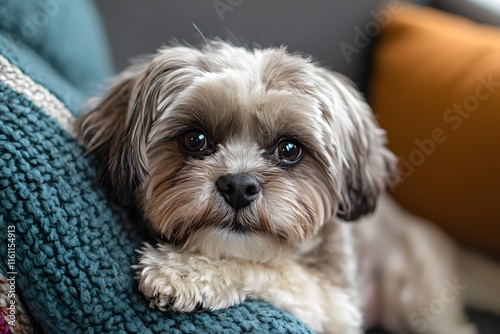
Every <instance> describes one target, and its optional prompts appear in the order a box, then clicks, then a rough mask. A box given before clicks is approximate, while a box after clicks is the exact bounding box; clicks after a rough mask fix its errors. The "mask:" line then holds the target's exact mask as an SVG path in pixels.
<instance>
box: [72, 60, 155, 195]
mask: <svg viewBox="0 0 500 334" xmlns="http://www.w3.org/2000/svg"><path fill="white" fill-rule="evenodd" d="M144 67H145V66H143V65H135V66H132V67H130V68H129V69H128V70H127V71H125V72H124V73H123V74H121V75H120V76H118V77H117V78H116V81H115V83H114V84H113V85H112V86H111V87H110V88H109V89H108V91H107V92H106V93H105V95H104V96H103V97H99V98H94V99H93V100H91V101H90V102H89V104H90V109H89V110H88V111H87V112H85V113H84V114H83V115H82V116H81V117H80V118H79V119H78V123H77V128H78V132H79V133H78V137H79V141H80V143H81V145H82V146H83V147H84V148H85V149H86V150H87V152H89V153H93V154H95V156H96V157H97V159H98V160H99V163H100V169H99V174H100V177H101V181H102V182H103V183H104V185H106V186H110V187H111V188H112V189H113V194H114V196H115V197H116V198H117V199H119V200H120V202H122V203H123V204H129V203H130V201H131V195H132V192H133V190H134V189H135V187H136V186H137V185H138V184H139V183H140V182H141V180H142V179H143V178H144V177H145V175H146V174H147V170H148V166H147V165H148V162H147V158H146V155H145V146H146V136H147V134H148V129H149V126H150V124H151V112H148V111H147V109H146V107H147V106H146V105H145V102H147V101H144V97H143V96H142V95H144V94H143V93H142V92H141V89H140V87H138V85H137V83H138V81H139V80H140V78H141V73H142V72H143V71H144Z"/></svg>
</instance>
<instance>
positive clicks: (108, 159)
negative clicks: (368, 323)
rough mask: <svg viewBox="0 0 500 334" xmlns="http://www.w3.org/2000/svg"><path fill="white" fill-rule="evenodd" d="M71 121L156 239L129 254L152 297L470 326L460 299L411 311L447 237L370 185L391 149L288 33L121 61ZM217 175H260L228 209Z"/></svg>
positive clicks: (317, 315) (358, 324) (175, 305)
mask: <svg viewBox="0 0 500 334" xmlns="http://www.w3.org/2000/svg"><path fill="white" fill-rule="evenodd" d="M79 128H80V139H81V142H82V144H83V145H84V146H85V147H86V149H87V150H88V151H89V152H93V153H95V154H96V155H97V157H98V158H99V159H100V161H101V164H102V169H103V170H102V175H103V180H104V182H105V183H106V184H108V185H109V186H110V187H111V189H112V190H113V192H114V194H115V195H116V196H117V197H118V198H120V199H121V200H122V201H125V202H128V203H129V204H130V203H131V204H133V205H136V206H137V207H138V208H140V210H141V212H142V213H143V216H144V218H145V220H146V221H147V222H148V224H149V226H150V228H151V230H152V231H153V232H154V233H156V234H157V235H158V236H159V237H161V238H162V239H163V240H164V242H162V243H160V244H159V245H158V246H157V247H156V248H154V247H152V246H150V245H146V246H145V248H144V249H142V250H141V258H140V261H139V264H138V265H136V266H135V267H134V268H135V270H136V272H137V279H138V280H139V288H140V290H141V291H142V292H143V293H144V295H145V296H146V297H147V298H148V299H149V300H150V301H151V305H152V306H157V307H158V308H160V309H162V310H174V311H179V312H190V311H194V310H197V309H199V308H204V309H220V308H224V307H228V306H230V305H233V304H236V303H239V302H241V301H243V300H244V299H245V298H246V297H255V298H260V299H264V300H266V301H269V302H271V303H272V304H274V305H276V306H278V307H280V308H282V309H284V310H287V311H289V312H291V313H293V314H295V315H296V316H297V317H298V318H300V319H301V320H303V321H304V322H305V323H306V324H307V325H309V326H310V327H311V328H312V329H313V330H315V331H318V332H324V333H341V334H348V333H362V328H363V325H364V320H363V313H365V316H368V317H370V318H371V319H370V320H373V321H376V322H378V323H380V324H382V325H384V326H385V327H387V328H389V329H391V330H393V331H399V330H409V331H420V330H425V331H426V332H429V333H443V334H445V333H446V334H448V333H456V334H458V333H463V334H465V333H475V329H474V327H473V326H471V325H469V324H468V323H467V322H466V320H465V319H464V317H463V305H462V302H461V300H459V299H457V300H456V301H455V302H454V303H451V304H449V305H446V308H445V310H444V311H443V312H442V313H443V314H441V315H440V316H439V317H436V319H435V320H433V321H430V320H428V323H426V324H423V323H422V322H421V323H417V324H415V321H416V320H418V319H413V320H414V321H413V323H412V314H414V313H415V312H417V311H418V310H419V307H421V306H425V305H428V303H429V302H430V301H432V300H433V299H435V298H439V296H440V294H441V291H442V289H443V287H444V286H443V280H449V281H453V280H455V279H456V278H457V277H460V276H459V273H458V270H457V268H456V261H455V260H454V257H455V254H456V253H457V250H456V248H455V245H454V244H453V243H452V242H451V241H450V240H448V238H447V237H445V236H444V235H442V234H441V233H440V232H439V231H437V230H436V229H435V228H433V227H431V225H428V224H426V223H425V222H420V221H419V219H418V218H415V217H412V216H410V215H409V214H407V213H405V212H403V211H402V210H400V209H399V208H398V207H397V206H396V205H395V204H394V203H393V202H392V201H391V200H390V199H389V198H388V197H387V196H386V195H384V194H383V191H384V188H385V187H386V185H387V184H388V183H389V182H391V180H392V179H393V178H394V175H395V173H396V172H395V171H396V159H395V157H394V155H393V154H392V153H391V152H390V151H389V150H388V149H387V148H386V147H385V143H386V137H385V133H384V131H383V130H382V129H380V128H379V126H378V125H377V122H376V121H375V119H374V116H373V114H372V112H371V110H370V108H369V107H368V105H367V104H366V103H365V101H364V99H363V98H362V96H361V95H360V94H359V93H358V92H357V91H356V90H355V89H354V88H353V86H352V85H351V83H350V82H349V81H348V80H347V79H346V78H344V77H343V76H341V75H339V74H336V73H333V72H330V71H328V70H326V69H324V68H321V67H319V66H317V65H316V64H314V63H313V62H312V61H311V60H310V59H307V58H304V57H302V56H299V55H294V54H290V53H287V51H286V50H285V48H274V49H263V50H247V49H245V48H242V47H235V46H232V45H230V44H228V43H225V42H222V41H211V42H209V43H207V45H205V46H204V47H203V48H202V49H197V48H194V47H188V46H181V45H177V46H172V47H167V48H163V49H161V50H159V52H158V54H156V55H154V56H152V57H151V58H148V59H147V60H144V61H142V62H140V63H138V64H135V65H133V66H131V67H130V68H129V69H127V70H126V71H125V72H124V73H123V74H122V75H121V76H119V77H118V79H117V80H116V82H115V84H114V85H112V86H111V88H110V89H109V91H108V92H107V94H106V95H105V96H104V97H101V98H99V99H97V100H94V101H93V102H92V106H91V108H90V111H89V112H87V113H85V114H84V115H83V116H82V118H81V119H80V122H79ZM192 129H197V130H199V131H202V132H203V133H204V134H205V135H206V137H207V138H209V143H210V147H211V151H210V152H209V153H207V154H205V155H204V156H202V157H193V156H191V155H189V154H186V152H185V150H183V149H181V147H180V146H181V145H180V143H179V137H182V135H183V134H185V133H186V132H187V131H189V130H192ZM283 139H288V140H292V141H293V142H294V143H298V145H299V146H300V147H302V150H303V156H302V158H301V159H300V161H298V162H297V163H295V164H293V165H290V166H289V165H283V164H282V163H280V161H278V160H277V159H276V156H275V155H274V153H273V152H275V147H276V145H277V143H279V142H280V141H281V140H283ZM227 174H246V175H251V176H252V177H253V178H255V179H257V180H258V182H259V183H260V184H261V185H262V190H261V191H260V193H259V194H258V196H257V198H256V199H255V200H253V201H252V202H251V203H250V204H249V205H247V206H245V207H243V208H241V209H239V210H236V209H233V208H232V207H231V206H230V205H229V204H228V203H226V201H225V200H224V198H223V196H221V194H220V193H219V192H218V190H217V187H216V182H217V180H218V179H219V178H220V177H221V176H223V175H227ZM377 199H379V205H378V208H377V210H375V204H376V201H377ZM374 210H375V213H374V214H372V215H369V216H367V218H363V217H364V216H365V215H367V214H370V213H372V212H374ZM353 220H359V221H358V222H356V223H346V221H353ZM376 296H378V297H376ZM373 300H376V301H378V303H377V305H376V307H374V309H377V310H379V311H380V312H379V313H378V314H373V313H372V312H371V311H370V310H371V309H372V307H370V304H371V301H373ZM367 313H370V314H371V315H370V314H368V315H367ZM424 325H425V326H424ZM424 327H425V328H424Z"/></svg>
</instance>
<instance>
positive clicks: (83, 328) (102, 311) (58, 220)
mask: <svg viewBox="0 0 500 334" xmlns="http://www.w3.org/2000/svg"><path fill="white" fill-rule="evenodd" d="M0 54H3V56H4V57H5V58H7V60H8V61H9V62H10V64H15V65H12V66H17V67H19V68H20V69H21V71H22V72H23V73H24V74H23V73H21V72H19V73H20V74H16V75H17V76H19V78H21V77H22V76H25V75H27V76H29V77H31V78H33V79H34V80H35V82H36V83H37V84H40V83H43V86H44V87H45V88H47V89H48V91H49V92H50V93H52V94H54V96H57V97H58V98H59V99H60V100H61V101H63V102H64V105H65V106H66V107H67V108H68V109H69V110H70V111H71V112H72V113H73V114H76V113H77V110H78V106H79V105H78V103H77V102H78V101H82V96H84V95H83V94H81V92H79V91H78V90H77V89H76V88H74V86H73V85H71V84H67V83H66V84H65V83H64V78H62V77H61V76H58V75H57V72H56V71H54V69H53V68H51V67H50V65H49V64H47V62H46V61H44V60H43V59H39V58H37V57H36V54H34V53H33V52H30V51H29V49H28V48H26V47H24V46H23V45H22V44H21V43H20V42H19V41H16V40H15V39H14V38H7V37H5V35H4V36H2V34H1V33H0ZM23 65H26V66H23ZM11 72H12V71H11ZM13 73H14V72H13ZM15 73H17V72H15ZM5 80H7V81H8V82H7V81H5ZM16 82H18V80H17V79H16V78H14V79H13V78H11V77H9V79H7V77H6V76H5V75H2V73H0V189H1V191H0V244H1V245H6V244H7V232H8V226H14V227H15V254H16V262H15V264H14V269H15V271H16V273H17V274H16V293H18V294H20V295H21V296H22V297H23V300H24V302H25V304H26V306H27V307H28V308H29V309H30V311H31V312H32V314H33V316H34V317H35V319H36V320H37V321H38V322H39V323H40V325H41V327H42V328H43V330H44V331H45V332H46V333H65V334H66V333H311V331H310V330H309V329H308V328H306V327H305V326H304V325H303V324H302V323H301V322H300V321H299V320H297V319H296V318H295V317H293V316H292V315H290V314H288V313H286V312H283V311H281V310H279V309H277V308H275V307H273V306H271V305H269V304H267V303H265V302H262V301H256V300H250V301H247V302H245V303H242V304H240V305H237V306H234V307H231V308H228V309H225V310H221V311H215V312H198V313H190V314H173V313H163V312H160V311H157V310H152V309H149V308H148V303H147V301H146V300H145V299H144V297H143V296H142V295H141V293H140V292H139V291H138V290H137V287H136V282H135V281H134V278H133V275H134V273H133V271H132V269H131V266H132V265H133V264H135V263H136V262H137V254H136V253H135V249H137V248H138V247H140V245H141V244H142V242H143V241H144V240H145V239H146V238H147V235H146V234H145V233H144V229H143V227H142V226H141V224H138V223H134V219H133V217H132V215H130V214H128V213H127V212H125V211H124V210H123V209H122V208H120V207H119V206H118V205H116V204H115V203H113V202H111V201H109V200H108V198H107V197H106V196H105V194H104V192H103V190H102V189H101V187H100V184H99V182H98V178H97V172H96V170H97V168H96V167H97V165H96V163H95V161H93V160H92V158H91V157H88V156H85V155H84V151H83V149H82V148H80V147H79V146H78V144H77V142H76V140H75V139H74V138H73V137H72V136H71V135H70V134H69V133H68V132H66V131H64V130H63V129H62V128H61V126H60V124H59V123H58V122H57V121H56V120H55V119H54V118H52V117H50V116H48V115H47V112H46V110H44V109H43V108H40V107H39V105H38V104H36V103H34V100H33V99H30V98H28V96H27V95H25V94H20V93H18V91H22V90H21V89H19V90H16V87H15V85H16ZM19 82H22V80H19ZM23 85H25V83H23ZM66 88H67V89H66ZM36 91H37V93H36V94H37V100H38V101H40V99H42V100H43V99H44V98H47V97H44V94H45V93H43V92H42V91H41V90H36ZM54 96H53V97H54ZM2 247H5V246H2ZM3 249H4V251H3V252H2V253H1V254H2V261H1V263H0V271H1V272H2V273H3V274H4V275H5V274H6V273H7V272H8V271H12V268H10V267H9V266H8V262H7V258H6V257H4V256H3V254H6V252H5V248H3ZM4 252H5V253H4Z"/></svg>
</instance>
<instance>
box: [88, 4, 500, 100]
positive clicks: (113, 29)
mask: <svg viewBox="0 0 500 334" xmlns="http://www.w3.org/2000/svg"><path fill="white" fill-rule="evenodd" d="M94 1H95V4H96V5H97V7H98V9H99V11H100V13H101V15H102V17H103V20H104V24H105V30H106V32H107V35H108V38H109V42H110V46H111V51H112V56H113V61H114V64H115V67H116V69H117V70H118V71H120V70H122V69H123V68H124V67H125V66H126V65H127V64H128V61H129V59H130V58H133V57H136V56H137V55H141V54H144V53H151V52H154V51H155V50H156V49H157V48H158V47H159V46H161V45H163V44H165V43H168V42H169V41H171V40H173V39H178V40H183V41H187V42H189V43H191V44H194V45H199V44H200V43H201V38H200V36H199V34H198V32H197V31H196V29H195V28H194V27H193V24H195V25H196V26H197V27H198V28H199V29H200V31H201V32H202V33H203V34H204V35H205V37H207V38H210V37H214V36H219V37H221V38H236V39H238V40H239V41H241V42H243V43H247V44H248V45H250V46H251V45H259V46H262V47H265V46H268V45H274V46H276V45H288V46H289V48H290V49H291V50H300V51H301V52H304V53H307V54H310V55H312V56H313V57H314V58H315V59H316V60H318V61H320V62H321V63H322V64H323V65H326V66H328V67H330V68H331V69H334V70H336V71H339V72H341V73H344V74H346V75H347V76H349V77H350V78H351V79H353V80H354V81H355V82H356V83H358V84H359V85H360V87H361V88H362V89H363V90H365V87H366V74H367V70H368V67H369V61H368V60H369V54H370V50H371V49H370V47H369V46H366V47H363V48H359V49H361V50H359V53H357V52H356V53H353V54H352V55H351V56H350V57H349V58H346V55H345V52H348V51H343V50H342V48H341V47H340V45H341V44H342V43H346V44H349V45H353V46H355V45H354V38H355V36H356V31H355V29H356V27H358V28H361V29H363V28H364V27H365V25H366V24H367V23H368V22H370V21H373V20H376V19H377V17H376V11H377V10H378V9H379V8H380V7H381V6H382V5H383V4H384V3H386V2H387V1H386V0H349V1H345V0H344V1H341V0H336V1H328V0H320V1H318V0H316V1H298V0H294V1H286V0H279V1H265V0H209V1H195V0H188V1H185V0H173V1H158V0H143V1H141V2H140V3H139V2H137V1H134V0H106V1H99V0H94ZM496 1H497V0H482V1H477V0H456V1H455V0H413V1H411V2H413V3H418V4H422V5H426V6H434V7H436V8H441V9H443V10H446V11H449V12H452V13H458V14H461V13H466V14H467V16H469V17H470V18H472V19H473V20H476V21H478V22H486V23H497V24H498V23H499V22H500V18H499V17H500V9H499V8H498V5H496V14H495V10H493V11H492V10H491V8H490V7H493V8H494V7H495V3H496ZM374 13H375V14H374ZM369 37H370V36H369ZM370 40H371V38H370ZM346 44H344V46H345V47H346V48H349V46H347V45H346ZM344 50H345V49H344ZM351 51H352V50H351Z"/></svg>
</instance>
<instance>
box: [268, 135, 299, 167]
mask: <svg viewBox="0 0 500 334" xmlns="http://www.w3.org/2000/svg"><path fill="white" fill-rule="evenodd" d="M302 153H303V151H302V146H301V145H300V144H299V143H297V142H294V141H292V140H282V141H281V142H279V143H278V145H277V146H276V149H275V151H274V158H275V159H278V160H279V161H280V162H281V163H283V164H285V165H291V164H294V163H296V162H298V161H299V160H300V159H301V158H302Z"/></svg>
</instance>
